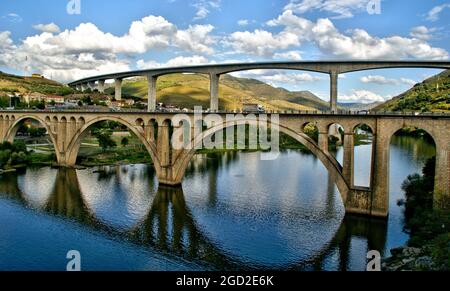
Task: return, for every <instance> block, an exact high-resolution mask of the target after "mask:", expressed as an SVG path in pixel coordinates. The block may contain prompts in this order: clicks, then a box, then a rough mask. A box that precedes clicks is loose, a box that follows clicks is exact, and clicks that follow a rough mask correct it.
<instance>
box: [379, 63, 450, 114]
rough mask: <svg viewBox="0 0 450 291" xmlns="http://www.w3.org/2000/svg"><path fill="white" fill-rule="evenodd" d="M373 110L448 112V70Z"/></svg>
mask: <svg viewBox="0 0 450 291" xmlns="http://www.w3.org/2000/svg"><path fill="white" fill-rule="evenodd" d="M375 110H386V111H426V112H429V111H431V112H450V70H446V71H444V72H442V73H440V74H438V75H436V76H433V77H431V78H428V79H426V80H425V81H423V82H422V83H418V84H416V85H415V86H414V87H413V88H411V89H410V90H408V91H406V92H405V93H403V94H401V95H399V96H397V97H394V98H392V99H391V100H389V101H387V102H385V103H383V104H381V105H379V106H377V107H375Z"/></svg>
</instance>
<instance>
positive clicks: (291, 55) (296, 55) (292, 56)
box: [273, 51, 302, 61]
mask: <svg viewBox="0 0 450 291" xmlns="http://www.w3.org/2000/svg"><path fill="white" fill-rule="evenodd" d="M273 58H274V59H286V60H294V61H300V60H301V59H302V56H301V52H300V51H288V52H283V53H276V54H274V55H273Z"/></svg>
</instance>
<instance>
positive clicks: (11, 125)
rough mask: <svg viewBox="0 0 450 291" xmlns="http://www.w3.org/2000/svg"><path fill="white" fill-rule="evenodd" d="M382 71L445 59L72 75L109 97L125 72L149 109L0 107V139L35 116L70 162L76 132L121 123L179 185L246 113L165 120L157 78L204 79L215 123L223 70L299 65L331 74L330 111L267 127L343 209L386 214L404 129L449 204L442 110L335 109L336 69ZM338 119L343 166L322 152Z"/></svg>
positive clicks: (449, 150)
mask: <svg viewBox="0 0 450 291" xmlns="http://www.w3.org/2000/svg"><path fill="white" fill-rule="evenodd" d="M384 68H438V69H450V62H447V61H425V62H422V61H353V62H348V61H344V62H342V61H314V62H307V61H305V62H284V63H280V62H276V63H247V64H224V65H203V66H191V67H178V68H158V69H151V70H143V71H134V72H125V73H116V74H108V75H102V76H95V77H90V78H85V79H82V80H78V81H75V82H72V83H70V84H69V86H72V87H76V88H78V89H80V90H84V89H86V88H88V87H90V88H92V89H94V88H96V89H98V90H99V91H103V90H104V88H105V81H106V80H109V79H114V80H115V87H116V91H115V94H116V99H120V98H121V86H122V80H123V79H125V78H129V77H137V76H145V77H147V78H148V85H149V86H148V96H149V98H148V112H143V111H140V112H101V111H100V112H81V111H54V112H45V111H29V112H27V111H0V140H1V141H12V140H13V139H14V137H15V135H16V133H17V130H18V128H19V126H20V124H21V122H22V121H24V120H26V119H34V120H36V121H38V122H40V123H41V124H42V125H43V126H44V127H45V128H46V129H47V131H48V133H49V135H50V138H51V139H52V141H53V144H54V146H55V151H56V157H57V161H58V164H60V165H61V166H69V167H70V166H74V165H75V164H76V160H77V155H78V151H79V148H80V145H81V141H82V139H83V137H84V136H85V135H86V134H88V133H89V131H90V127H91V126H92V125H94V124H96V123H98V122H101V121H116V122H119V123H120V124H122V125H124V126H126V127H127V128H128V129H129V130H130V131H131V132H133V133H134V134H135V135H136V136H137V137H138V138H139V139H140V140H141V142H142V143H143V145H144V146H145V148H146V149H147V151H148V152H149V154H150V157H151V159H152V161H153V164H154V167H155V171H156V174H157V176H158V180H159V182H160V184H165V185H179V184H180V183H181V182H182V179H183V176H184V174H185V171H186V168H187V166H188V164H189V161H190V160H191V158H192V157H193V155H194V154H195V152H196V150H195V148H196V147H197V145H199V144H202V143H203V141H204V140H206V139H210V138H211V136H212V135H214V134H215V133H217V132H220V131H223V130H224V129H226V128H229V127H231V126H235V125H243V124H247V123H248V119H247V118H246V116H245V114H244V115H240V116H239V117H238V118H236V119H235V122H234V123H233V124H229V123H227V122H226V121H224V122H219V123H212V124H211V126H209V127H207V128H202V130H200V132H198V131H196V130H195V124H196V122H197V120H196V119H195V116H196V115H195V114H193V113H186V114H185V116H186V118H185V120H184V121H182V122H179V123H178V122H177V124H172V122H171V120H172V118H173V117H174V115H175V113H165V112H156V111H155V109H156V81H157V78H158V77H160V76H163V75H167V74H173V73H201V74H208V75H209V76H210V80H211V81H210V83H211V89H210V93H211V107H210V109H211V110H212V111H213V112H215V113H214V114H216V115H217V116H219V117H222V120H226V118H225V117H226V115H227V113H226V112H220V111H218V110H219V79H220V76H221V75H223V74H227V73H231V72H236V71H243V70H253V69H287V70H306V71H312V72H320V73H326V74H329V75H330V80H331V81H330V84H331V85H330V89H331V90H330V91H331V92H330V109H331V110H330V112H327V113H313V114H311V113H309V114H308V113H300V112H290V113H283V114H280V115H279V118H278V119H274V120H277V121H272V120H271V118H270V116H269V118H268V122H267V126H271V127H273V126H276V127H278V128H279V130H280V131H281V132H283V133H285V134H287V135H289V136H291V137H293V138H294V139H296V140H297V141H299V142H300V143H302V144H303V145H305V146H306V147H307V148H308V149H309V150H310V151H311V152H312V153H313V154H314V155H316V156H317V157H318V158H319V159H320V160H321V161H322V163H323V164H324V165H325V167H326V168H327V169H328V171H329V173H330V175H331V177H333V179H334V181H335V183H336V185H337V187H338V189H339V192H340V194H341V196H342V200H343V203H344V205H345V209H346V211H347V212H348V213H358V214H365V215H371V216H379V217H386V216H387V215H388V205H389V204H388V201H389V199H388V196H389V148H390V141H391V137H392V136H393V135H394V134H395V132H397V131H398V130H400V129H402V128H404V127H417V128H421V129H424V130H426V131H427V132H428V133H429V134H430V135H431V136H432V137H433V139H434V142H435V145H436V177H435V191H434V202H435V205H436V206H438V207H449V201H450V116H449V115H436V114H434V115H433V114H432V115H424V114H422V115H413V114H409V115H396V114H376V115H373V114H368V115H357V114H356V115H355V114H349V113H342V112H338V110H337V96H338V94H337V82H338V76H339V74H342V73H348V72H355V71H362V70H370V69H384ZM309 123H312V124H314V125H315V126H316V127H317V128H318V131H319V137H318V142H316V141H314V140H313V139H311V138H310V137H309V136H308V135H306V134H305V132H304V128H305V125H307V124H309ZM335 124H339V125H341V126H342V127H343V129H344V140H343V148H344V155H343V156H344V157H343V163H342V165H341V164H339V162H338V161H337V160H336V159H335V158H334V157H333V156H332V155H331V154H330V153H329V152H328V138H329V132H330V127H331V126H335ZM361 124H365V125H367V126H369V127H370V128H371V130H372V132H373V150H372V163H371V181H370V186H369V187H366V188H364V187H358V186H356V185H354V182H353V180H354V179H353V177H354V137H353V134H354V130H355V128H356V127H357V126H358V125H361ZM186 126H187V130H185V131H184V132H185V135H186V136H185V137H184V139H185V140H187V145H188V147H186V148H185V149H173V148H172V145H171V142H170V141H171V132H173V131H172V129H173V128H178V127H186Z"/></svg>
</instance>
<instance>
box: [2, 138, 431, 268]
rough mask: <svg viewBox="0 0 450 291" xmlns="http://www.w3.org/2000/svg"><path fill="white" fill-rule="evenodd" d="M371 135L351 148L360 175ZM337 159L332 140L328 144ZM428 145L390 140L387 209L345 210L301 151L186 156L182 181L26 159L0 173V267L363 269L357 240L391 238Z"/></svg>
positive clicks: (399, 237) (387, 245)
mask: <svg viewBox="0 0 450 291" xmlns="http://www.w3.org/2000/svg"><path fill="white" fill-rule="evenodd" d="M370 153H371V145H361V146H357V147H356V148H355V183H356V184H357V185H360V186H364V185H367V183H368V180H369V175H370V172H369V171H370V169H369V159H370V156H371V155H370ZM334 154H335V155H336V157H337V159H338V160H342V149H341V148H338V149H337V151H336V152H335V153H334ZM432 155H434V146H431V145H430V144H428V143H426V142H425V141H423V140H421V139H416V138H412V137H400V136H396V137H394V138H393V141H392V144H391V155H390V156H391V167H390V209H389V211H390V216H389V218H388V219H387V220H380V219H368V218H363V217H355V216H345V215H344V207H343V204H342V200H341V197H340V194H339V192H338V190H337V188H336V186H335V185H334V183H333V181H332V180H331V178H330V177H329V175H328V172H327V170H326V168H325V167H324V166H323V165H322V164H321V162H320V161H319V160H318V159H317V158H315V157H314V156H313V155H311V154H308V153H303V152H301V151H296V150H286V151H283V152H282V153H281V155H280V157H279V158H278V159H276V160H274V161H262V160H260V158H259V153H244V152H228V153H221V154H209V155H197V156H196V157H195V158H194V160H193V161H192V162H191V164H190V166H189V168H188V171H187V174H186V177H185V179H184V182H183V185H182V188H166V187H162V186H158V182H157V179H156V176H155V173H154V171H153V168H152V167H151V166H149V165H128V166H114V167H102V168H90V169H85V170H70V169H53V168H28V169H26V170H24V171H21V172H18V173H10V174H4V175H2V176H1V177H0V221H1V224H0V225H1V226H0V270H65V268H66V264H67V262H68V260H67V259H66V254H67V252H68V251H69V250H77V251H79V252H80V254H81V266H82V269H83V270H253V269H258V270H266V269H270V270H364V269H365V264H366V253H367V251H368V250H378V251H380V252H381V253H382V254H383V255H389V249H391V248H393V247H396V246H400V245H403V244H404V243H405V242H406V241H407V239H408V235H407V234H406V233H405V232H404V231H403V221H402V217H403V213H402V208H401V207H400V206H397V201H398V200H399V199H401V198H402V197H403V193H402V191H401V183H402V181H403V180H404V179H405V178H406V177H407V175H409V174H412V173H416V172H420V170H421V168H422V166H423V165H424V163H425V161H426V159H427V158H429V157H431V156H432Z"/></svg>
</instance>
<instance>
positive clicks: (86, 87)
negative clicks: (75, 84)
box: [81, 84, 88, 92]
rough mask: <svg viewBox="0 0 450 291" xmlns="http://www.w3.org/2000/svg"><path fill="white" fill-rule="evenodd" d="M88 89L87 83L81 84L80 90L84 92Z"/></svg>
mask: <svg viewBox="0 0 450 291" xmlns="http://www.w3.org/2000/svg"><path fill="white" fill-rule="evenodd" d="M87 89H88V85H87V84H81V92H84V91H86V90H87Z"/></svg>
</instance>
